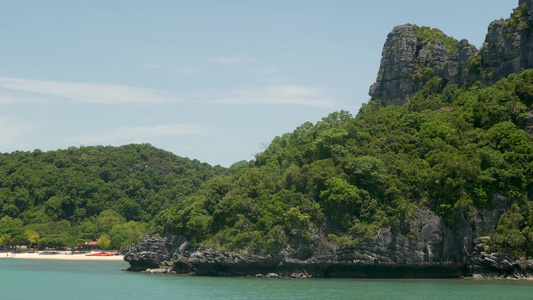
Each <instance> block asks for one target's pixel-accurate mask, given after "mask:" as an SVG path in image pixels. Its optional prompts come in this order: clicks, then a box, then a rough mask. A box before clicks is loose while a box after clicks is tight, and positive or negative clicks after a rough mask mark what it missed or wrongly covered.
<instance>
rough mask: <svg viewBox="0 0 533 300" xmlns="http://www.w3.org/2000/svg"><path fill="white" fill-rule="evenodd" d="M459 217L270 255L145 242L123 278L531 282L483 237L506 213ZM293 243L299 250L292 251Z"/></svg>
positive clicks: (316, 239) (320, 239)
mask: <svg viewBox="0 0 533 300" xmlns="http://www.w3.org/2000/svg"><path fill="white" fill-rule="evenodd" d="M493 205H494V207H495V209H492V210H477V209H474V211H473V212H472V213H471V214H470V215H461V216H460V218H458V219H457V220H456V222H455V224H453V225H451V227H450V225H447V223H446V222H445V220H444V219H443V218H442V217H440V216H437V215H435V214H434V213H432V212H431V211H429V210H427V209H422V208H421V209H418V210H417V214H416V216H415V217H414V218H412V220H410V221H406V222H405V223H404V224H402V225H401V226H400V227H398V228H387V229H383V230H380V231H379V232H377V233H376V236H374V237H373V238H370V239H366V240H363V241H361V242H359V243H357V245H356V246H353V247H342V246H340V245H338V244H335V243H331V242H329V241H328V240H327V238H325V237H326V236H327V235H326V234H324V233H316V234H315V235H314V236H313V237H312V242H311V243H308V244H305V243H298V242H297V241H295V243H294V244H292V245H289V247H287V248H285V249H283V250H281V251H279V253H273V254H264V255H258V254H250V253H229V252H223V251H215V250H212V249H203V248H196V247H193V246H192V245H191V244H190V243H189V242H188V241H187V239H186V238H185V237H183V236H180V235H171V234H169V235H167V236H165V237H159V236H154V237H147V238H146V239H144V240H143V241H142V242H141V243H139V244H138V245H137V246H136V247H135V248H134V249H133V250H132V251H131V252H129V253H127V254H126V255H125V256H124V260H125V261H127V262H129V264H130V267H129V268H128V270H129V271H141V272H148V273H159V274H160V273H164V274H180V275H197V276H241V277H246V276H252V277H271V278H275V277H292V278H463V277H470V278H514V279H526V278H533V261H522V260H520V259H516V258H513V257H511V256H509V255H506V254H501V253H491V252H492V251H491V250H490V248H489V247H488V246H487V241H488V237H487V236H488V235H489V234H490V233H491V232H493V231H494V230H495V229H496V226H497V224H498V220H499V218H500V216H501V214H502V213H503V212H504V211H505V206H506V201H505V198H503V197H500V196H495V197H494V199H493ZM298 244H299V246H297V245H298Z"/></svg>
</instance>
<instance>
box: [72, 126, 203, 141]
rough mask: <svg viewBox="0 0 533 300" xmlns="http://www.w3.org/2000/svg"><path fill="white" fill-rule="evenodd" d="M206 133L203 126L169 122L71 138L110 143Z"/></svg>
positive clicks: (73, 139)
mask: <svg viewBox="0 0 533 300" xmlns="http://www.w3.org/2000/svg"><path fill="white" fill-rule="evenodd" d="M197 134H206V130H205V129H204V128H202V127H198V126H193V125H187V124H167V125H157V126H149V127H129V126H124V127H119V128H116V129H115V130H112V131H109V132H104V133H101V134H92V135H86V136H80V137H76V138H72V139H69V142H76V143H81V144H98V143H110V142H115V141H127V142H132V143H135V142H145V141H147V140H150V139H152V138H155V137H169V136H180V135H197Z"/></svg>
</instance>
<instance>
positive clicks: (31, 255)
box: [0, 252, 124, 260]
mask: <svg viewBox="0 0 533 300" xmlns="http://www.w3.org/2000/svg"><path fill="white" fill-rule="evenodd" d="M13 255H14V257H13ZM0 258H10V259H58V260H123V258H124V256H123V255H113V256H88V255H85V254H72V253H70V252H57V253H54V254H50V253H16V252H15V253H11V252H9V253H0Z"/></svg>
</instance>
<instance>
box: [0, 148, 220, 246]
mask: <svg viewBox="0 0 533 300" xmlns="http://www.w3.org/2000/svg"><path fill="white" fill-rule="evenodd" d="M222 170H223V169H222V168H220V167H217V168H212V167H211V166H209V165H207V164H202V163H200V162H198V161H196V160H195V161H191V160H189V159H185V158H180V157H177V156H175V155H173V154H171V153H169V152H165V151H162V150H158V149H156V148H154V147H152V146H150V145H128V146H123V147H118V148H117V147H103V146H98V147H81V148H76V147H72V148H69V149H67V150H63V151H51V152H46V153H45V152H42V151H40V150H35V151H33V152H14V153H10V154H2V155H0V246H4V247H12V246H16V245H28V246H29V247H34V246H38V247H41V248H44V247H59V248H61V247H73V246H75V245H76V244H78V243H82V242H86V241H93V240H97V239H98V241H100V242H101V244H102V245H103V246H104V247H103V248H109V247H113V248H128V247H130V246H131V245H132V244H134V243H137V242H138V241H139V240H140V239H141V238H142V237H143V236H145V235H146V234H147V233H148V232H149V231H150V226H149V222H150V221H151V220H152V218H153V217H154V216H155V215H156V214H157V213H159V212H160V211H161V210H163V209H166V208H169V207H171V206H172V205H173V204H175V203H177V202H178V201H179V199H181V198H183V197H186V196H188V195H191V194H194V193H196V191H197V190H198V188H199V187H200V185H201V184H202V183H203V182H204V181H205V180H207V179H208V178H211V177H213V176H214V175H216V174H218V173H220V172H221V171H222ZM104 237H105V238H104Z"/></svg>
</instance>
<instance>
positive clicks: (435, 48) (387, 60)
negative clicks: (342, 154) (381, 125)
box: [370, 0, 533, 106]
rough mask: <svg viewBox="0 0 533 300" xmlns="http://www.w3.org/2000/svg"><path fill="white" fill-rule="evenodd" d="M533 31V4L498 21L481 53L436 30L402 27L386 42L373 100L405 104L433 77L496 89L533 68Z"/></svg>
mask: <svg viewBox="0 0 533 300" xmlns="http://www.w3.org/2000/svg"><path fill="white" fill-rule="evenodd" d="M532 26H533V0H520V2H519V7H518V8H517V9H515V10H514V12H513V14H512V15H511V17H510V18H509V19H507V20H503V19H502V20H497V21H494V22H492V23H491V24H490V26H489V28H488V34H487V36H486V39H485V43H484V44H483V47H482V49H481V50H476V48H475V47H474V46H472V45H470V44H469V43H468V41H467V40H461V41H460V42H455V43H454V42H453V39H452V38H450V37H447V36H446V35H444V34H442V33H441V32H440V31H439V30H436V29H430V28H427V27H422V28H420V27H418V26H415V25H410V24H408V25H402V26H397V27H396V28H394V29H393V31H392V32H391V33H390V34H389V35H388V37H387V40H386V42H385V46H384V48H383V52H382V59H381V65H380V69H379V73H378V78H377V80H376V83H375V84H374V85H372V87H371V88H370V96H371V97H372V98H373V99H379V100H380V101H381V103H382V104H383V105H384V106H385V105H404V104H406V103H408V102H409V99H410V97H411V96H412V95H413V94H415V93H416V92H418V91H420V89H421V88H422V86H423V85H424V84H425V83H426V82H427V81H428V80H429V79H430V78H432V77H433V76H438V77H440V78H443V79H444V80H445V83H446V84H459V85H460V86H463V85H465V84H468V83H470V82H472V81H474V80H480V81H481V82H482V83H484V84H487V85H490V84H493V83H495V82H496V81H498V80H501V79H502V78H505V77H507V76H508V75H509V74H512V73H520V72H522V71H523V70H524V69H528V68H531V67H533V35H531V31H532V30H533V27H532ZM444 41H447V42H448V44H445V42H444ZM457 43H458V45H457ZM450 44H451V45H450Z"/></svg>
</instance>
